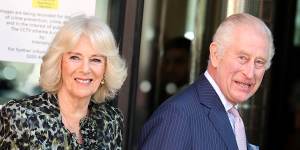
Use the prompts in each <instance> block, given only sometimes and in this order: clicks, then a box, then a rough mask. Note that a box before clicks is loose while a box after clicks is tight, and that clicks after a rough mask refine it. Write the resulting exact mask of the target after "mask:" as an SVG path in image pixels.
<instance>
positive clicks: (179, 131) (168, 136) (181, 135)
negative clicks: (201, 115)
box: [138, 106, 192, 150]
mask: <svg viewBox="0 0 300 150" xmlns="http://www.w3.org/2000/svg"><path fill="white" fill-rule="evenodd" d="M183 112H184V111H180V110H179V109H178V108H176V107H174V106H166V107H162V108H161V109H159V110H158V111H157V112H156V113H154V114H153V116H152V117H151V118H150V120H149V121H148V122H147V123H146V124H145V126H144V128H143V129H142V131H141V134H140V137H139V140H138V150H154V149H155V150H170V149H172V150H184V149H191V147H190V146H191V145H192V144H191V142H192V141H191V136H192V135H191V133H190V126H189V120H188V116H187V115H186V114H184V113H183Z"/></svg>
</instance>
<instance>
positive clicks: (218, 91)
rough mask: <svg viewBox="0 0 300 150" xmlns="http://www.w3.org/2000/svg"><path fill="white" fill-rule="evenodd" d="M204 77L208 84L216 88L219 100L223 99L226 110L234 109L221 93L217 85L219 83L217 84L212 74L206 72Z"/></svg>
mask: <svg viewBox="0 0 300 150" xmlns="http://www.w3.org/2000/svg"><path fill="white" fill-rule="evenodd" d="M204 76H205V77H206V79H207V80H208V82H209V83H210V84H211V85H212V87H213V88H214V90H215V91H216V92H217V94H218V96H219V98H220V99H221V102H222V104H223V106H224V108H225V110H226V111H228V110H229V109H231V108H232V107H233V105H232V104H231V103H230V102H229V101H228V100H227V99H226V98H225V96H224V94H223V93H222V92H221V90H220V88H219V86H218V85H217V83H216V82H215V80H214V79H213V78H212V77H211V76H210V74H209V73H208V71H207V70H206V71H205V73H204Z"/></svg>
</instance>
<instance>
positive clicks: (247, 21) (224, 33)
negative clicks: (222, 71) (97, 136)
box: [213, 13, 275, 69]
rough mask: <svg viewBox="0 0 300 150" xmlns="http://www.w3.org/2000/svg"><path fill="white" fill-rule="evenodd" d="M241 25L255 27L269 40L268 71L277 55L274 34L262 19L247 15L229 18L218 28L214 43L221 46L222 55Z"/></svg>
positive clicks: (242, 14)
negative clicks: (234, 32) (236, 29)
mask: <svg viewBox="0 0 300 150" xmlns="http://www.w3.org/2000/svg"><path fill="white" fill-rule="evenodd" d="M239 25H247V26H253V27H256V28H257V29H259V30H261V31H262V32H263V33H265V34H266V37H267V39H268V53H269V54H268V60H267V64H266V69H268V68H269V67H270V66H271V60H272V58H273V56H274V54H275V50H274V44H273V36H272V33H271V31H270V29H269V28H268V27H267V26H266V24H265V23H264V22H263V21H262V20H261V19H259V18H257V17H254V16H252V15H250V14H247V13H238V14H233V15H231V16H229V17H227V18H226V19H225V20H224V21H223V22H222V23H221V24H220V26H219V27H218V29H217V31H216V32H215V34H214V36H213V42H216V43H217V44H219V46H220V48H219V49H218V51H219V53H220V54H222V53H223V48H224V46H226V43H230V42H231V41H230V40H232V39H231V38H230V37H231V34H232V32H233V31H234V29H235V28H236V27H238V26H239Z"/></svg>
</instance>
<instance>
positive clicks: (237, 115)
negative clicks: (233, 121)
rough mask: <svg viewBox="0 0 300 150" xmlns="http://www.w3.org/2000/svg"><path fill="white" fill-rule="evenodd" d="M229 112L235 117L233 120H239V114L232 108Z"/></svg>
mask: <svg viewBox="0 0 300 150" xmlns="http://www.w3.org/2000/svg"><path fill="white" fill-rule="evenodd" d="M229 112H230V113H231V114H232V115H233V116H234V117H235V118H240V117H241V116H240V113H239V112H238V110H237V109H236V108H235V107H234V106H233V107H232V108H230V109H229Z"/></svg>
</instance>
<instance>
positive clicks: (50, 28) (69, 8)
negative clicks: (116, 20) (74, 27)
mask: <svg viewBox="0 0 300 150" xmlns="http://www.w3.org/2000/svg"><path fill="white" fill-rule="evenodd" d="M95 7H96V0H8V1H6V0H2V2H1V5H0V43H1V44H0V60H5V61H16V62H26V63H41V57H42V56H43V55H44V54H45V52H46V51H47V48H48V46H49V44H50V42H51V41H52V39H53V37H54V35H55V33H56V32H57V31H58V30H59V28H60V27H61V26H62V24H63V22H64V21H65V20H66V19H68V18H69V17H70V16H74V15H76V14H86V15H88V16H93V15H95Z"/></svg>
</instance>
